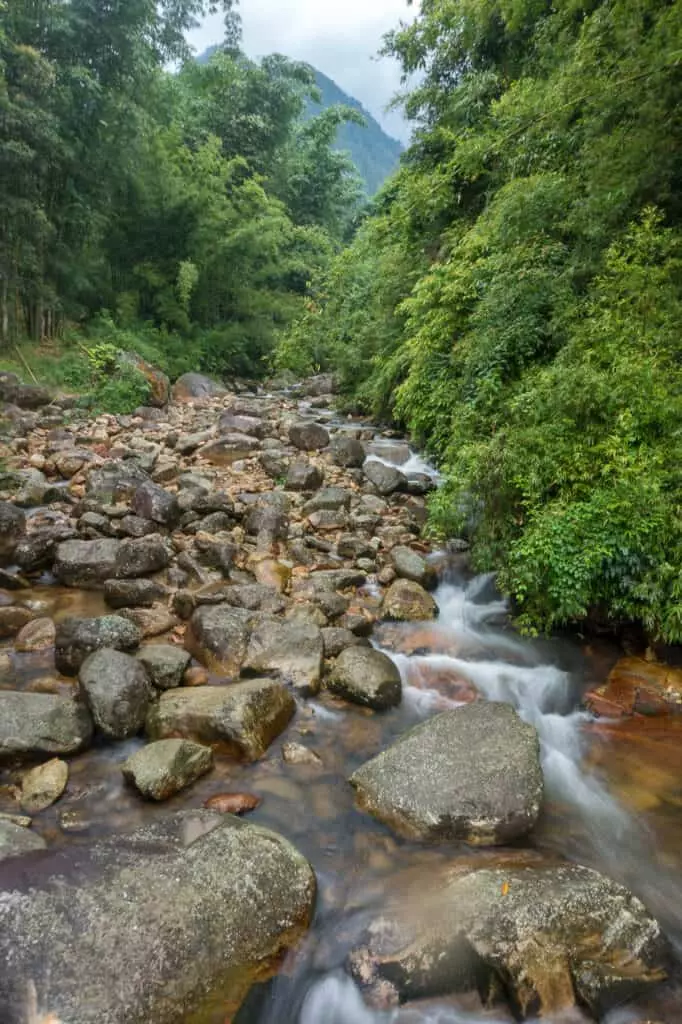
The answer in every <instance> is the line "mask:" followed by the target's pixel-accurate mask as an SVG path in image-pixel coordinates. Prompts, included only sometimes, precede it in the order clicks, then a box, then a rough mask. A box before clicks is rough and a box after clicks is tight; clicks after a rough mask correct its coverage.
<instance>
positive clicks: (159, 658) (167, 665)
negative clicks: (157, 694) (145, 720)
mask: <svg viewBox="0 0 682 1024" xmlns="http://www.w3.org/2000/svg"><path fill="white" fill-rule="evenodd" d="M137 657H138V659H139V660H140V661H141V662H142V664H143V665H144V667H145V669H146V671H147V675H148V676H149V680H150V682H151V683H152V685H154V686H156V688H157V689H158V690H172V689H174V688H175V687H176V686H180V685H182V677H183V676H184V674H185V672H186V671H187V669H188V668H189V666H190V662H191V660H192V658H191V656H190V654H189V652H188V651H183V649H182V648H181V647H175V646H174V645H173V644H146V645H145V646H144V647H143V648H141V650H140V651H138V653H137Z"/></svg>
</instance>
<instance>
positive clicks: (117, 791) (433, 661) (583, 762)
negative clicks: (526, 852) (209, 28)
mask: <svg viewBox="0 0 682 1024" xmlns="http://www.w3.org/2000/svg"><path fill="white" fill-rule="evenodd" d="M415 465H416V463H415ZM419 471H420V472H421V471H423V464H422V463H420V464H419ZM47 582H48V581H46V583H47ZM435 596H436V600H437V603H438V606H439V610H440V614H439V617H438V619H437V621H435V622H433V623H418V624H417V623H415V624H406V625H395V624H390V625H389V624H386V625H384V626H382V627H380V629H379V630H378V631H377V632H376V633H375V643H376V645H377V646H379V647H381V648H382V649H383V650H384V651H385V652H386V653H387V654H389V656H390V657H392V658H393V659H394V661H395V662H396V664H397V665H398V667H399V669H400V672H401V675H402V678H403V684H404V700H403V703H402V706H401V707H400V708H398V709H396V710H394V711H392V712H389V713H387V714H384V715H377V714H373V713H371V712H368V711H365V710H364V709H361V708H357V707H351V706H349V705H344V704H341V703H339V702H335V701H334V700H333V699H332V698H330V697H329V696H322V697H320V698H319V699H318V700H316V701H311V702H308V703H307V704H305V705H302V706H301V707H300V709H299V712H298V714H297V716H296V719H295V720H294V722H293V723H292V725H291V726H290V728H289V730H288V732H287V733H286V734H285V735H284V736H283V737H282V740H298V741H302V742H304V743H305V744H306V745H307V746H309V747H311V748H313V749H314V750H315V751H317V753H318V754H319V755H320V757H321V759H322V767H321V768H320V767H314V766H293V765H286V764H284V763H283V760H282V757H281V744H280V743H276V744H274V745H273V747H272V748H271V750H270V751H269V752H268V755H267V756H266V758H265V759H264V760H262V761H261V762H259V763H257V764H255V765H237V764H232V763H226V762H224V761H223V762H219V764H218V766H217V768H216V770H215V771H214V772H213V773H212V774H210V775H208V776H206V777H205V778H203V779H202V780H200V781H199V782H198V783H197V784H196V785H195V786H193V787H191V788H190V789H189V790H187V791H185V792H183V793H181V794H178V796H176V797H175V798H173V799H172V800H170V801H168V802H167V803H166V804H165V805H164V806H163V807H159V808H157V807H150V806H149V805H148V804H143V803H142V802H141V801H139V800H138V799H137V798H136V797H135V795H134V794H133V793H132V792H131V791H130V790H129V789H128V788H127V787H126V786H124V784H123V782H122V778H121V773H120V764H121V762H122V761H124V760H125V759H126V758H127V757H128V756H129V755H130V753H131V751H132V750H134V749H136V747H137V746H139V745H140V743H141V742H142V741H140V740H131V741H129V742H127V743H123V744H116V745H110V744H105V743H102V744H101V745H100V746H98V747H95V748H94V749H93V750H92V751H90V752H88V753H87V754H85V755H83V756H82V757H80V758H77V759H75V760H74V761H73V762H72V765H71V783H70V786H69V791H68V793H67V794H66V795H65V797H64V798H63V799H62V800H61V801H60V802H59V803H58V804H57V805H56V806H55V807H53V808H50V809H49V810H48V811H45V812H44V813H43V814H41V815H40V816H39V817H38V818H37V820H36V824H35V827H36V829H37V830H38V831H41V832H42V833H43V834H44V835H45V837H46V838H48V840H49V841H50V842H51V843H53V844H54V843H70V842H79V841H81V839H82V838H84V837H88V836H92V835H93V834H103V833H108V832H114V831H118V830H120V829H121V828H128V827H131V826H135V825H137V824H140V823H142V822H143V821H147V820H149V818H150V816H153V815H156V814H158V815H165V814H167V813H168V811H169V810H177V809H181V808H188V807H199V806H201V804H202V803H203V801H204V800H206V799H207V798H208V797H210V796H211V795H214V794H216V793H219V792H222V791H225V790H226V789H229V790H233V791H234V790H240V791H248V792H251V793H254V794H256V795H258V796H259V797H261V798H262V804H261V805H260V807H259V808H258V809H257V810H256V811H255V813H254V814H253V815H252V816H251V819H250V820H252V821H255V822H258V823H261V824H263V825H266V826H270V827H272V828H274V829H276V830H278V831H279V832H281V833H283V834H284V835H286V836H287V837H288V838H290V839H291V840H292V841H293V842H294V843H295V844H296V845H297V846H298V847H299V848H300V849H301V851H302V852H303V853H304V854H305V855H306V856H307V857H308V858H309V859H310V861H311V862H312V864H313V866H314V868H315V871H316V874H317V877H318V882H319V898H318V907H317V912H316V918H315V921H314V924H313V927H312V929H311V931H310V933H309V936H308V938H307V940H306V943H305V944H304V947H303V948H302V949H301V950H299V951H297V952H296V954H295V955H292V957H291V958H290V959H289V960H288V961H287V963H286V964H285V965H284V967H283V969H282V970H281V971H280V973H279V975H278V976H277V977H276V978H274V979H273V980H272V981H270V982H269V983H267V984H265V985H261V986H256V987H255V988H254V990H253V991H252V993H251V995H250V996H249V998H248V999H247V1002H246V1003H245V1005H244V1006H243V1008H242V1010H241V1011H240V1013H239V1015H238V1018H237V1022H238V1024H505V1022H508V1021H511V1020H512V1018H511V1016H509V1015H505V1013H504V1011H501V1010H499V1009H498V1010H496V1011H495V1012H494V1013H490V1012H486V1011H484V1010H483V1009H482V1007H481V1006H480V1005H476V1003H475V1002H473V1003H472V1001H471V999H470V998H468V999H450V1000H437V1001H429V1002H426V1003H423V1004H413V1005H411V1006H406V1007H403V1008H401V1009H399V1010H392V1011H387V1012H379V1011H374V1010H370V1009H368V1008H367V1007H366V1006H365V1004H364V1003H363V1001H362V998H361V996H360V993H359V992H358V990H357V988H356V987H355V985H354V983H353V982H352V981H351V980H350V979H349V978H348V976H347V975H346V974H345V972H344V962H345V959H346V956H347V953H348V951H349V949H350V948H351V947H352V945H353V941H354V939H356V938H357V936H358V935H359V934H360V932H361V931H362V928H363V926H364V924H365V923H366V922H367V920H368V918H369V917H370V916H371V914H372V912H373V911H376V910H377V909H379V908H380V907H381V906H382V902H383V901H384V897H385V894H386V891H387V888H388V886H389V885H390V882H391V879H393V878H394V877H395V876H396V875H397V873H398V872H399V871H401V870H403V869H405V868H407V867H409V868H410V869H411V870H413V871H421V870H423V871H424V873H425V877H427V876H428V875H429V873H430V872H431V871H432V870H433V869H434V867H435V866H436V865H438V864H441V863H442V862H444V861H446V860H448V859H450V858H452V857H457V856H459V855H461V854H462V853H463V852H465V851H464V848H462V847H458V846H456V845H451V846H439V847H424V846H420V845H419V844H415V843H411V842H409V841H406V840H403V839H399V838H396V837H395V836H393V835H392V834H391V833H390V831H389V830H388V829H386V828H384V827H383V826H382V825H380V824H378V823H377V822H375V821H373V819H371V818H370V817H369V816H367V815H365V814H363V813H360V812H359V811H358V810H356V809H355V807H354V804H353V793H352V790H351V787H350V786H349V785H348V782H347V779H348V776H349V775H350V774H351V773H352V771H353V770H354V769H355V768H356V767H358V766H359V765H360V764H361V763H363V762H364V761H366V760H367V759H369V758H370V757H372V756H374V755H375V754H376V753H378V752H379V751H380V750H382V749H384V748H385V747H386V746H387V745H388V744H389V743H390V742H391V741H392V740H393V739H395V737H397V736H398V735H400V734H401V733H402V732H404V731H405V729H407V728H409V727H410V726H412V725H414V724H416V723H417V722H419V721H421V720H424V719H425V718H426V717H428V716H430V715H433V714H436V713H438V712H439V711H442V710H444V709H447V708H451V707H456V706H457V705H458V704H460V703H462V702H465V701H468V700H471V699H475V698H476V697H477V696H479V695H480V696H482V697H484V698H487V699H491V700H502V701H506V702H508V703H510V704H512V705H513V706H514V707H515V708H516V709H517V710H518V712H519V714H520V715H521V716H522V717H523V718H524V719H525V720H526V721H528V722H531V723H532V724H533V725H534V726H535V727H536V728H537V730H538V732H539V735H540V739H541V747H542V761H543V767H544V772H545V778H546V789H547V799H546V807H545V810H544V812H543V817H542V820H541V822H540V823H539V825H538V827H537V828H536V830H535V832H534V833H533V835H532V836H531V837H530V838H529V840H528V845H531V846H533V847H535V848H536V849H539V850H544V851H548V852H558V853H561V854H562V855H563V856H566V857H568V858H570V859H572V860H577V861H579V862H581V863H584V864H587V865H589V866H592V867H595V868H597V869H599V870H601V871H603V872H604V873H605V874H608V875H610V876H611V877H613V878H616V879H617V880H619V881H622V882H624V883H625V884H627V885H628V886H629V887H630V888H632V889H633V890H634V892H635V893H636V894H637V895H639V896H640V897H641V898H642V899H643V900H644V901H645V903H646V904H647V905H648V907H649V909H650V910H651V911H652V912H653V913H654V914H655V915H656V916H657V917H658V918H659V920H660V921H661V922H662V924H663V926H664V927H665V929H666V932H667V933H668V935H669V936H670V938H671V940H672V941H673V943H675V944H677V945H678V946H679V945H680V944H682V813H680V808H682V731H681V730H680V727H679V724H678V723H677V722H672V723H669V722H665V723H661V722H658V723H656V722H654V724H653V725H651V724H650V723H647V722H644V723H643V724H638V723H636V722H633V721H631V722H630V723H625V724H621V725H616V724H613V723H605V722H603V721H601V722H599V723H597V724H595V722H594V721H593V720H592V719H591V718H590V717H589V716H588V715H586V714H585V713H584V712H582V711H581V710H580V704H581V698H582V695H583V693H584V692H585V690H586V689H587V688H588V687H589V686H592V685H594V684H595V683H597V682H601V681H603V679H604V678H605V675H606V673H607V672H608V671H609V669H610V667H611V665H612V664H613V662H614V661H615V660H616V658H617V657H618V655H619V652H618V651H617V650H616V649H615V648H613V649H610V648H609V647H607V646H603V647H601V648H599V649H598V650H593V649H590V648H589V647H585V646H581V645H580V644H578V643H577V642H576V641H572V642H567V641H560V640H554V641H551V642H548V641H543V642H540V641H538V642H531V641H528V640H524V639H521V638H520V637H518V636H517V635H516V634H515V633H514V631H513V630H512V629H511V628H510V626H509V622H508V616H507V608H506V605H505V603H504V602H503V601H502V600H501V599H500V598H499V596H498V595H497V594H496V592H495V588H494V582H493V580H492V578H491V577H489V576H482V577H476V578H471V577H470V576H468V575H467V574H466V572H465V570H464V569H463V568H462V567H461V566H458V564H457V561H456V559H455V560H451V562H450V564H449V566H448V567H447V569H446V570H445V571H444V573H443V576H442V580H441V583H440V586H439V588H438V590H437V592H436V595H435ZM81 598H82V600H85V601H87V602H91V601H92V595H82V596H81ZM35 599H36V601H39V602H43V606H44V607H45V609H46V610H49V613H50V614H52V613H53V612H54V611H55V610H56V609H58V610H59V613H60V614H61V613H64V612H65V613H68V614H77V613H78V611H79V609H78V608H77V607H76V606H75V602H77V600H78V597H77V596H76V595H74V593H73V592H63V591H59V590H58V589H57V588H55V587H50V586H47V585H46V586H45V587H39V588H36V596H35ZM82 613H87V614H93V610H92V606H91V604H90V605H89V606H88V609H87V612H86V611H85V609H83V610H82ZM22 657H23V659H24V660H21V658H20V657H19V656H17V660H16V661H15V664H14V665H13V672H14V674H15V680H14V683H13V685H17V684H18V683H19V682H21V681H24V682H26V684H27V685H29V684H31V682H32V681H33V682H35V679H36V678H39V676H40V672H41V671H43V670H44V666H42V665H41V663H40V658H39V657H37V658H36V657H35V656H22ZM31 657H34V660H33V661H31ZM8 794H9V791H8V793H7V794H5V796H3V791H2V789H0V811H2V810H11V800H10V799H9V797H8ZM675 1007H677V1010H675ZM647 1018H650V1019H651V1020H654V1019H656V1020H659V1019H660V1020H661V1021H666V1022H667V1024H674V1022H675V1021H676V1020H682V995H681V994H680V992H679V990H678V989H677V988H676V982H675V981H673V982H672V983H670V984H669V985H668V986H666V987H664V988H663V989H662V990H661V993H660V995H657V996H656V997H655V1001H652V1002H649V1003H647V1004H644V1003H642V1004H638V1005H633V1006H630V1007H625V1008H623V1009H622V1010H620V1011H618V1012H617V1013H613V1014H611V1015H610V1016H609V1017H608V1018H607V1021H608V1024H631V1022H634V1021H642V1020H644V1019H647ZM580 1020H583V1018H582V1017H581V1016H580V1015H579V1014H578V1015H576V1014H575V1013H574V1014H573V1015H572V1016H570V1017H564V1018H561V1021H562V1022H566V1024H568V1022H569V1021H570V1022H575V1021H580ZM559 1021H560V1019H559V1018H556V1020H555V1022H554V1024H559Z"/></svg>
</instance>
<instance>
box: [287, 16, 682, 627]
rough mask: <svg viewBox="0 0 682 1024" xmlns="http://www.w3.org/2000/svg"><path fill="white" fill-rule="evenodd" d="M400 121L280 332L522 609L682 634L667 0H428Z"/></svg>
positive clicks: (680, 178)
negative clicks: (337, 378) (394, 443)
mask: <svg viewBox="0 0 682 1024" xmlns="http://www.w3.org/2000/svg"><path fill="white" fill-rule="evenodd" d="M387 48H388V50H389V51H391V52H393V53H394V54H396V55H397V56H398V57H399V58H400V59H401V60H402V63H403V67H404V69H405V72H406V73H411V72H414V71H419V72H420V75H421V84H420V85H419V87H418V88H417V89H416V90H415V91H413V92H412V93H411V94H410V95H409V96H408V97H407V99H406V109H407V112H408V114H409V116H410V117H411V118H412V119H413V122H414V127H415V138H414V142H413V145H412V146H411V149H410V150H409V152H408V154H407V156H406V159H405V162H404V166H403V168H402V170H401V171H400V172H399V173H398V175H397V176H396V178H395V179H394V180H393V181H392V182H391V183H389V185H388V186H387V187H386V188H385V189H384V190H383V192H382V194H380V196H379V197H378V198H377V200H376V202H375V204H374V210H373V213H372V216H371V217H370V218H369V219H367V220H366V221H365V223H364V224H363V225H362V227H361V228H360V230H359V232H358V234H357V236H356V238H355V239H354V241H353V243H352V244H351V245H350V247H349V248H347V249H346V250H345V251H344V252H343V253H342V254H341V255H340V256H339V257H337V258H336V259H335V260H334V261H333V263H332V265H331V267H330V268H328V269H326V270H325V271H324V272H323V273H321V274H319V275H317V277H316V278H315V280H314V285H313V290H312V294H311V298H310V301H309V304H308V306H307V308H306V310H305V311H304V312H303V314H302V316H301V317H299V319H298V320H297V321H296V322H295V324H294V325H293V327H292V329H291V330H290V331H289V332H288V333H287V335H286V337H285V338H284V340H283V342H282V344H281V345H280V348H279V353H278V358H279V363H280V365H282V366H290V367H292V368H294V369H295V370H296V371H298V372H305V371H307V370H309V369H311V368H313V367H317V366H319V367H323V368H333V369H336V370H337V371H338V372H339V374H340V375H341V378H342V380H343V382H344V387H345V390H346V392H347V394H348V396H349V399H350V400H352V401H353V402H360V403H361V404H362V405H363V406H364V407H365V408H367V409H368V410H371V411H373V412H374V413H378V414H380V415H383V416H390V417H392V418H393V419H395V420H398V421H400V422H402V423H404V424H406V425H407V427H408V428H409V429H410V430H411V431H412V432H413V434H414V435H415V437H416V438H417V439H418V440H420V441H421V442H423V443H424V444H425V445H426V447H427V449H428V450H429V451H430V452H431V454H432V455H433V456H434V457H435V458H436V459H437V460H438V462H439V464H440V465H441V467H442V468H443V469H444V472H445V477H446V480H445V484H444V486H443V488H442V489H441V490H440V492H439V493H438V494H437V496H436V498H435V499H434V501H433V504H432V510H431V511H432V523H433V526H434V528H436V529H438V530H440V531H441V532H443V533H444V534H448V533H453V532H455V533H461V532H464V533H466V534H467V535H468V536H469V537H470V538H471V540H472V550H473V557H474V560H475V563H476V565H477V566H478V567H479V568H481V569H495V570H497V571H498V578H499V580H500V583H501V585H502V587H503V589H504V590H505V591H506V592H507V593H508V594H509V595H511V596H512V598H513V599H514V603H515V607H516V609H517V612H518V617H519V622H520V624H521V625H522V627H523V628H525V629H526V630H528V631H531V632H532V631H537V630H548V629H552V628H556V627H558V626H560V625H563V624H566V623H574V622H579V621H581V620H584V619H585V618H586V617H587V616H590V615H595V616H598V617H599V618H600V619H602V620H603V619H604V618H606V619H609V620H610V621H611V622H619V621H631V620H637V621H640V622H643V623H644V624H645V625H646V627H647V629H648V630H649V632H650V633H651V635H653V636H655V637H658V638H663V639H664V640H666V641H668V642H681V641H682V468H681V467H682V330H681V326H682V8H680V5H678V4H672V5H671V4H668V3H665V2H662V0H644V2H640V0H637V2H635V0H592V2H590V3H589V4H588V5H587V6H585V5H584V4H583V5H578V4H576V3H574V2H573V0H560V2H559V3H556V2H555V3H552V4H550V3H549V2H546V0H540V2H531V0H522V2H514V3H509V2H507V0H457V2H455V0H424V2H423V3H422V13H421V15H420V17H419V18H418V19H417V21H416V23H415V25H414V26H413V27H409V28H403V29H401V30H400V31H398V32H397V33H396V34H395V35H393V36H392V37H391V38H390V39H389V40H388V44H387Z"/></svg>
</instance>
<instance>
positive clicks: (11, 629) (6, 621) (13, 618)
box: [0, 604, 34, 640]
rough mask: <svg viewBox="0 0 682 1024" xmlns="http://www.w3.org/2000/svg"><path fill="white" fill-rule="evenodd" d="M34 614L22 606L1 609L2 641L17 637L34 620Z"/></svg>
mask: <svg viewBox="0 0 682 1024" xmlns="http://www.w3.org/2000/svg"><path fill="white" fill-rule="evenodd" d="M33 614H34V613H33V612H32V611H31V610H30V609H29V608H22V607H21V605H16V604H15V605H8V606H7V607H5V608H0V640H6V639H8V638H9V637H13V636H16V635H17V633H19V632H20V631H21V630H22V629H24V627H25V626H26V625H27V624H28V623H29V622H30V621H31V620H32V619H33Z"/></svg>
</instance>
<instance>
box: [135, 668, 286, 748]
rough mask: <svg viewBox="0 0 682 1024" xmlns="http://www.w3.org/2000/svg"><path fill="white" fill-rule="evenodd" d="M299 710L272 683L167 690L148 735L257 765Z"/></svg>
mask: <svg viewBox="0 0 682 1024" xmlns="http://www.w3.org/2000/svg"><path fill="white" fill-rule="evenodd" d="M295 710H296V705H295V703H294V699H293V697H292V696H291V694H290V693H289V691H288V690H287V688H286V687H285V686H283V685H282V683H278V682H276V681H275V680H272V679H254V680H252V681H250V682H246V683H234V684H232V685H230V686H195V687H192V688H190V689H185V688H181V689H179V690H166V692H165V693H162V694H161V699H160V700H159V701H158V703H156V704H153V705H152V706H151V709H150V711H149V715H148V717H147V734H148V735H149V737H150V738H151V739H171V738H174V737H176V738H177V737H182V738H184V739H190V740H194V741H195V742H197V743H205V744H208V745H209V746H211V747H213V748H214V749H215V750H217V751H218V752H219V753H223V754H227V755H228V756H231V757H236V758H239V759H240V760H245V761H257V760H258V758H259V757H262V755H263V754H264V753H265V751H266V750H267V749H268V747H269V746H270V744H271V743H272V741H273V740H274V739H275V738H276V737H277V736H279V734H280V733H281V732H282V731H283V730H284V729H285V728H286V726H287V725H288V724H289V722H290V720H291V718H292V716H293V714H294V711H295Z"/></svg>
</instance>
